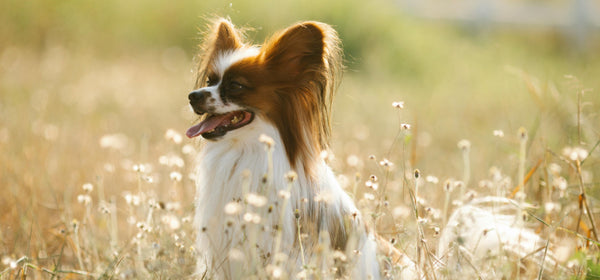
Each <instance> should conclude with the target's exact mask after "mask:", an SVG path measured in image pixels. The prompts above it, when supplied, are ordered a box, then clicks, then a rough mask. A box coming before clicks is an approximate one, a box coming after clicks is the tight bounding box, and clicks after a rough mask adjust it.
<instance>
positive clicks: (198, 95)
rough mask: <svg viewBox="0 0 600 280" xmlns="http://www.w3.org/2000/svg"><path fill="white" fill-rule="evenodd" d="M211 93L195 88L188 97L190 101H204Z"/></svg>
mask: <svg viewBox="0 0 600 280" xmlns="http://www.w3.org/2000/svg"><path fill="white" fill-rule="evenodd" d="M209 95H210V92H208V91H206V90H202V89H199V90H194V91H192V92H190V94H189V95H188V99H189V100H190V103H196V102H199V101H200V102H202V101H204V100H205V99H206V97H208V96H209Z"/></svg>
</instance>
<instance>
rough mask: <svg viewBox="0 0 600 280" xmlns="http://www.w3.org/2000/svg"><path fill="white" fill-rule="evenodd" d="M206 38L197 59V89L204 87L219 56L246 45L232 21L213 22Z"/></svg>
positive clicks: (219, 19)
mask: <svg viewBox="0 0 600 280" xmlns="http://www.w3.org/2000/svg"><path fill="white" fill-rule="evenodd" d="M204 38H205V39H204V42H203V43H202V44H201V45H200V53H199V55H198V58H197V61H198V72H197V76H196V88H200V87H202V86H204V83H205V81H206V78H207V75H208V72H209V68H210V67H211V64H212V63H213V61H214V60H215V59H216V57H217V56H218V55H219V54H221V53H224V52H227V51H230V50H235V49H237V48H240V47H242V46H243V45H244V43H243V41H242V38H243V36H242V34H241V32H240V31H238V30H237V29H236V28H235V26H234V25H233V23H231V21H229V20H227V19H224V18H218V19H216V20H213V21H212V23H211V24H210V25H209V28H208V32H207V33H206V34H205V36H204Z"/></svg>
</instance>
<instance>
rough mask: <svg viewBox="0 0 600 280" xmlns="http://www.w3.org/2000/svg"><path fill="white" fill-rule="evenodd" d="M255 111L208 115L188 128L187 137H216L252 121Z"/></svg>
mask: <svg viewBox="0 0 600 280" xmlns="http://www.w3.org/2000/svg"><path fill="white" fill-rule="evenodd" d="M253 119H254V113H252V112H248V111H234V112H229V113H225V114H221V115H208V116H206V118H205V119H204V120H203V121H202V122H200V123H199V124H197V125H194V126H192V127H190V128H189V129H188V131H187V132H186V133H185V135H187V137H189V138H194V137H196V136H198V135H202V137H204V138H205V139H214V138H217V137H221V136H223V135H225V134H226V133H227V132H229V131H231V130H234V129H238V128H240V127H242V126H245V125H247V124H249V123H251V122H252V120H253Z"/></svg>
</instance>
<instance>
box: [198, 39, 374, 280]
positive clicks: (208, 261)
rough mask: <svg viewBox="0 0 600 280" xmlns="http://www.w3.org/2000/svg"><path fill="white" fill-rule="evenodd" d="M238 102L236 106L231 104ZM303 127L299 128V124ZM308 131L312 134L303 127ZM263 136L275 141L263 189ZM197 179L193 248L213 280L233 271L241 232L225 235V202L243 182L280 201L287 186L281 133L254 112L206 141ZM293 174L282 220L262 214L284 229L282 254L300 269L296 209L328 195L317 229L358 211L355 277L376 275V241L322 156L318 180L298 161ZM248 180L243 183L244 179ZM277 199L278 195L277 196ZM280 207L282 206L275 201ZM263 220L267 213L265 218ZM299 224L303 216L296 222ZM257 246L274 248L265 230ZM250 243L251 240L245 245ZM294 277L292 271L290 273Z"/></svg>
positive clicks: (227, 61)
mask: <svg viewBox="0 0 600 280" xmlns="http://www.w3.org/2000/svg"><path fill="white" fill-rule="evenodd" d="M252 53H254V51H252V50H251V51H248V50H246V51H243V52H241V53H239V52H230V53H228V55H224V56H221V57H220V58H219V59H218V60H217V61H216V65H217V69H219V70H218V71H219V72H220V74H222V73H223V72H225V70H226V69H227V67H229V65H231V64H233V63H235V62H236V61H238V60H239V59H243V58H245V57H248V55H252ZM210 90H211V93H213V92H214V94H212V97H213V98H215V103H214V105H223V103H222V101H221V100H220V96H219V94H218V92H217V91H218V90H217V89H216V87H213V88H210ZM231 106H237V105H231ZM236 108H237V107H231V108H227V107H226V106H222V107H221V108H219V109H220V110H230V111H231V110H232V109H234V110H235V109H236ZM299 129H303V128H299ZM303 133H305V134H308V133H310V132H308V131H304V132H303ZM263 134H264V135H267V136H269V137H271V138H272V139H273V142H274V143H275V145H274V147H273V152H272V159H273V162H274V164H273V173H272V180H273V182H272V186H273V187H274V189H272V190H264V189H261V186H262V184H261V180H262V176H263V175H264V174H266V173H267V170H268V156H267V152H266V150H265V144H264V143H261V142H259V137H260V136H261V135H263ZM197 161H198V162H197V165H196V166H197V171H196V172H197V178H196V187H197V190H196V198H195V203H196V216H195V224H196V227H197V228H198V229H200V231H199V233H198V239H197V251H198V252H199V254H200V258H199V260H198V271H199V273H204V272H207V271H208V273H210V277H212V278H216V279H231V278H234V277H235V275H232V274H231V272H232V270H233V267H232V265H233V264H232V263H231V262H230V261H228V260H227V259H228V253H229V250H230V249H231V247H232V246H231V244H237V242H240V241H241V240H242V238H243V236H241V235H240V234H238V235H236V234H233V233H232V232H230V231H229V232H228V233H226V228H227V225H226V224H225V221H226V220H227V219H228V218H229V217H227V215H226V214H225V212H224V207H225V205H226V204H227V203H229V202H231V201H233V200H236V199H243V196H244V193H243V192H244V190H243V187H242V186H244V184H246V185H247V188H248V189H247V192H248V193H256V194H260V195H264V196H266V197H267V198H268V199H269V201H276V200H278V197H277V194H278V192H279V191H281V190H287V189H288V182H287V180H286V179H285V175H286V174H287V173H288V172H289V171H290V170H291V166H290V164H289V160H288V158H287V155H286V152H285V148H284V145H283V141H282V140H281V136H280V134H279V132H278V130H277V129H276V127H275V126H273V125H272V124H271V123H269V122H268V121H267V120H265V119H263V118H262V117H260V116H259V115H257V116H256V117H255V119H254V121H253V122H252V123H250V124H248V125H246V126H244V127H242V128H240V129H236V130H232V131H229V132H228V133H227V134H226V135H225V136H224V137H223V138H222V139H219V140H217V141H206V142H205V143H204V144H203V147H202V149H201V151H200V153H199V155H198V158H197ZM247 171H249V173H250V174H251V177H250V178H249V179H244V173H245V172H247ZM294 171H295V172H296V174H297V180H295V182H294V185H293V186H292V187H291V189H290V198H289V199H290V200H289V203H287V206H286V209H285V210H284V211H283V213H284V216H283V217H282V218H281V219H280V217H279V214H278V213H279V211H280V210H276V211H273V213H271V214H269V215H268V216H267V217H266V218H268V219H269V220H268V221H265V224H266V225H276V224H278V225H279V226H281V227H282V240H281V244H282V245H281V252H285V253H289V257H290V260H289V261H290V262H292V263H294V262H295V263H296V266H297V268H298V271H299V270H300V267H301V264H302V259H301V257H300V256H301V254H300V249H299V248H298V244H297V243H296V241H297V240H296V238H297V235H296V224H295V223H296V220H295V217H294V210H295V209H301V208H302V205H301V204H302V203H305V202H303V200H304V199H307V200H309V201H312V200H313V199H314V198H315V196H318V195H320V196H321V197H323V196H326V197H328V198H329V199H327V200H326V204H327V205H326V206H325V207H321V208H320V209H321V211H327V215H325V216H324V217H325V218H323V219H321V220H322V222H321V225H320V228H321V230H322V231H323V230H325V231H326V230H327V229H328V224H330V223H333V222H334V221H328V220H327V219H328V218H329V219H339V221H337V223H342V224H343V220H344V218H348V217H344V216H342V215H343V214H344V213H357V216H356V218H355V219H354V220H353V221H354V222H353V224H352V225H350V226H351V227H352V228H351V229H349V230H348V231H353V232H354V233H355V234H356V236H355V238H356V239H357V240H358V247H357V249H358V250H359V251H360V256H359V257H358V260H356V263H355V264H354V270H353V273H352V275H353V278H354V279H367V278H368V277H371V279H378V278H379V277H380V275H379V264H378V261H377V258H376V242H375V241H374V238H373V236H372V235H370V234H369V233H367V232H366V230H365V227H364V225H363V224H362V222H360V221H361V219H362V218H361V217H360V214H359V211H358V209H357V208H356V206H355V205H354V203H353V201H352V199H351V198H350V197H349V196H348V195H347V194H346V193H345V192H344V191H343V190H342V188H341V187H340V186H339V184H338V182H337V180H336V178H335V175H334V174H333V172H332V171H331V169H330V168H329V167H328V166H327V164H326V163H325V162H324V161H323V160H319V161H318V164H317V166H316V177H317V179H316V180H311V179H310V178H308V175H307V174H305V173H304V165H303V163H302V162H298V163H296V168H295V170H294ZM244 180H246V182H245V181H244ZM279 200H281V199H279ZM279 205H280V207H281V204H279ZM263 218H265V217H263ZM300 221H301V222H302V221H304V220H300ZM257 241H258V246H259V248H260V249H261V250H264V251H266V252H271V251H272V249H273V246H274V238H273V236H272V235H271V234H270V233H264V234H263V235H262V236H259V237H258V238H257ZM248 246H252V244H248ZM311 250H312V248H305V252H304V254H305V256H306V258H307V262H308V261H309V260H310V258H311V257H312V256H313V252H312V251H311ZM290 276H291V277H294V275H290Z"/></svg>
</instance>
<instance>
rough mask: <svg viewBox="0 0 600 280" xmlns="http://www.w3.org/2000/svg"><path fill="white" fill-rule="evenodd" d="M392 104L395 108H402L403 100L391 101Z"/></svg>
mask: <svg viewBox="0 0 600 280" xmlns="http://www.w3.org/2000/svg"><path fill="white" fill-rule="evenodd" d="M392 106H394V108H397V109H404V101H396V102H392Z"/></svg>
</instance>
